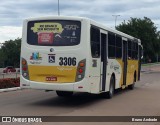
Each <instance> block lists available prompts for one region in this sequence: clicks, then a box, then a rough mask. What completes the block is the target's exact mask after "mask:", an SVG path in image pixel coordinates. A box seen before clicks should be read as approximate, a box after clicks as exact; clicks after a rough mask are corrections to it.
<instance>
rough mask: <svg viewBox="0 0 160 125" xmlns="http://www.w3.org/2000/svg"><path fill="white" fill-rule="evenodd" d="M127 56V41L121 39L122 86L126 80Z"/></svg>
mask: <svg viewBox="0 0 160 125" xmlns="http://www.w3.org/2000/svg"><path fill="white" fill-rule="evenodd" d="M127 56H128V44H127V39H124V38H123V86H126V80H127V64H128V62H127V60H128V59H127V58H128V57H127Z"/></svg>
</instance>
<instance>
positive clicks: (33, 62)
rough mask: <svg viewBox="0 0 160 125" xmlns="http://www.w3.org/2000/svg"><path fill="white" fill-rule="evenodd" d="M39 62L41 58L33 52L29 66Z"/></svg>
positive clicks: (37, 53)
mask: <svg viewBox="0 0 160 125" xmlns="http://www.w3.org/2000/svg"><path fill="white" fill-rule="evenodd" d="M41 60H42V57H41V55H40V54H39V52H33V53H32V55H31V56H30V63H31V64H40V63H41Z"/></svg>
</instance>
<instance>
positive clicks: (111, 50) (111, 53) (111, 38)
mask: <svg viewBox="0 0 160 125" xmlns="http://www.w3.org/2000/svg"><path fill="white" fill-rule="evenodd" d="M115 48H116V45H115V34H114V33H111V32H109V33H108V57H109V58H115V57H116V49H115Z"/></svg>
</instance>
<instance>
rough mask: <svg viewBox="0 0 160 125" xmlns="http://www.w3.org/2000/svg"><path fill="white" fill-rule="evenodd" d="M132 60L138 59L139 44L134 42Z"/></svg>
mask: <svg viewBox="0 0 160 125" xmlns="http://www.w3.org/2000/svg"><path fill="white" fill-rule="evenodd" d="M132 59H135V60H137V59H138V43H137V42H135V41H134V42H132Z"/></svg>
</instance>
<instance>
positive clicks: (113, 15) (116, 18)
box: [112, 15, 120, 29]
mask: <svg viewBox="0 0 160 125" xmlns="http://www.w3.org/2000/svg"><path fill="white" fill-rule="evenodd" d="M112 16H113V17H115V29H116V22H117V17H118V16H120V15H112Z"/></svg>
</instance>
